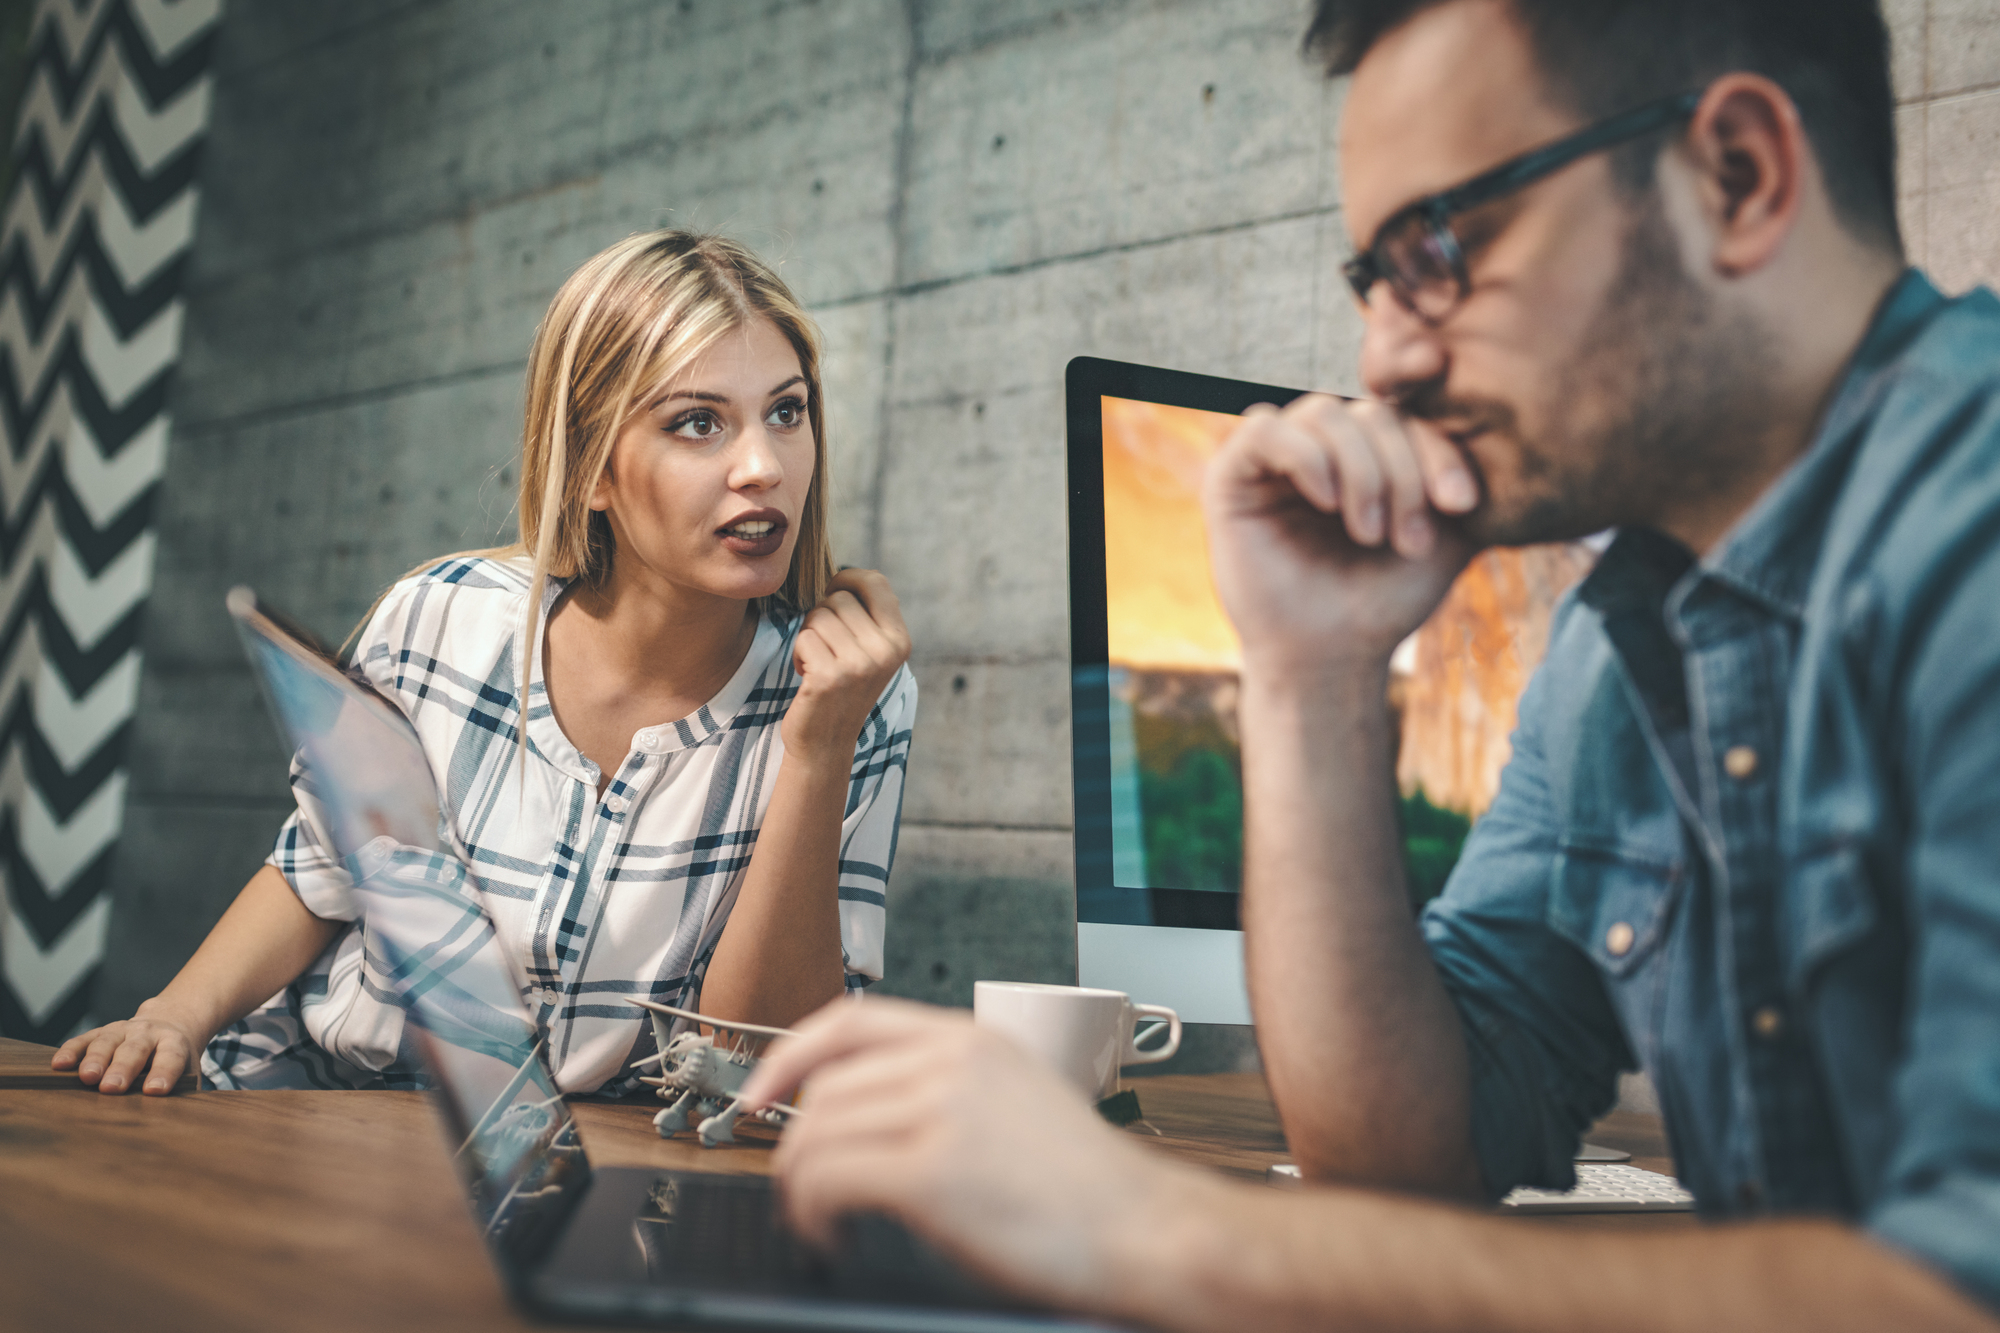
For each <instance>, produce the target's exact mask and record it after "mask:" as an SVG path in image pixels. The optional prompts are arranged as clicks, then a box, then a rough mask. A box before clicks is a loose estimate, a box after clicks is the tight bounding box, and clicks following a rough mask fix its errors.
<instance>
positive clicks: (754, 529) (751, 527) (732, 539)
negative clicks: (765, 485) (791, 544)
mask: <svg viewBox="0 0 2000 1333" xmlns="http://www.w3.org/2000/svg"><path fill="white" fill-rule="evenodd" d="M786 526H787V525H786V521H785V516H784V515H783V514H779V513H774V512H771V511H768V510H766V511H761V512H759V513H754V514H745V515H744V516H743V517H741V518H739V519H737V520H736V521H735V522H734V523H731V524H730V525H729V526H727V527H723V528H717V529H716V535H717V536H718V537H720V538H721V539H722V545H723V549H725V550H729V551H734V552H735V553H736V554H737V555H748V556H760V555H776V554H777V553H778V551H779V550H780V549H781V548H782V547H783V546H784V544H785V528H786Z"/></svg>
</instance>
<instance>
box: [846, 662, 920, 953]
mask: <svg viewBox="0 0 2000 1333" xmlns="http://www.w3.org/2000/svg"><path fill="white" fill-rule="evenodd" d="M916 720H917V680H916V677H915V676H913V675H911V674H910V669H909V668H908V667H903V668H901V669H899V670H898V671H897V672H896V674H895V676H894V677H893V678H892V679H891V680H890V682H889V684H888V686H887V688H885V689H884V690H883V691H882V696H881V698H879V699H877V700H876V702H875V707H874V709H873V710H872V711H871V712H870V713H869V715H868V721H867V723H866V724H865V725H864V726H863V727H862V729H861V736H860V739H859V741H858V742H857V743H856V745H855V747H854V767H853V769H852V771H851V773H850V775H849V779H848V786H847V812H846V814H845V816H844V817H843V818H842V820H841V824H840V953H841V960H842V962H843V964H844V965H845V967H846V971H847V988H848V989H849V990H850V991H853V990H861V989H864V988H865V987H867V986H868V985H869V984H871V983H872V982H876V981H880V980H881V979H882V968H883V949H882V943H883V937H884V935H885V933H886V931H887V927H888V905H889V900H888V889H889V869H890V867H891V866H892V865H893V864H894V863H895V859H896V835H897V831H898V829H899V827H900V825H901V823H902V818H903V778H904V774H905V772H906V771H907V769H908V766H909V760H910V733H911V729H912V728H913V727H914V726H915V725H916Z"/></svg>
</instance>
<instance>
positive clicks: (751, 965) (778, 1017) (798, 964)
mask: <svg viewBox="0 0 2000 1333" xmlns="http://www.w3.org/2000/svg"><path fill="white" fill-rule="evenodd" d="M851 763H852V759H851V755H840V756H839V757H838V760H837V762H834V761H828V760H821V759H816V758H808V757H805V756H802V755H799V754H796V753H792V752H787V753H786V755H785V758H784V762H783V763H782V764H781V765H780V767H779V769H778V780H777V783H776V785H775V787H774V789H773V790H772V792H771V804H770V807H769V808H768V809H767V810H766V811H765V813H764V824H763V829H762V831H761V832H760V833H759V834H758V836H757V849H756V851H755V852H753V853H752V854H751V857H750V868H749V869H748V870H747V871H746V872H744V876H743V885H742V887H741V889H739V890H738V892H737V897H736V906H735V908H734V909H733V910H732V911H731V913H730V917H729V924H728V925H727V926H726V927H724V928H723V932H722V939H721V940H720V941H718V942H717V944H716V946H715V957H714V958H713V959H711V960H710V962H709V965H708V973H707V976H706V977H705V978H704V980H703V982H702V990H701V1011H702V1012H703V1013H705V1014H712V1015H714V1016H715V1017H717V1018H734V1019H739V1020H741V1021H742V1022H746V1023H764V1024H768V1025H771V1026H774V1027H786V1026H789V1025H790V1024H792V1023H795V1022H797V1021H798V1020H799V1019H801V1018H803V1017H805V1016H806V1015H807V1014H809V1013H811V1012H812V1011H813V1010H815V1009H817V1008H819V1007H820V1006H821V1005H823V1004H825V1003H826V1002H827V1001H829V1000H832V999H834V998H836V997H838V996H839V995H840V994H841V993H842V991H844V990H845V989H846V985H847V980H846V969H845V968H844V967H843V965H842V962H841V952H840V821H841V816H842V815H843V814H844V813H845V811H846V808H847V784H848V769H849V767H850V766H851Z"/></svg>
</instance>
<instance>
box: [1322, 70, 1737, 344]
mask: <svg viewBox="0 0 2000 1333" xmlns="http://www.w3.org/2000/svg"><path fill="white" fill-rule="evenodd" d="M1701 98H1702V94H1701V93H1699V92H1687V93H1678V94H1676V95H1674V96H1672V97H1663V98H1661V99H1660V100H1659V101H1656V102H1647V103H1645V104H1644V105H1643V106H1637V107H1634V108H1632V109H1631V110H1630V111H1621V112H1619V113H1618V114H1617V115H1615V116H1607V117H1606V118H1605V119H1603V120H1600V121H1598V122H1596V123H1595V124H1593V125H1587V126H1585V127H1584V128H1583V129H1580V130H1578V131H1577V132H1576V133H1574V134H1571V135H1566V136H1565V137H1563V138H1561V139H1557V140H1556V141H1554V142H1553V143H1547V144H1543V145H1542V146H1541V147H1540V148H1531V149H1529V150H1528V151H1527V152H1525V153H1522V154H1521V155H1520V156H1519V157H1514V158H1509V159H1508V160H1507V161H1505V162H1502V163H1501V164H1500V165H1499V166H1497V167H1493V168H1490V169H1489V170H1486V171H1482V172H1480V173H1479V174H1478V175H1477V176H1474V177H1473V178H1472V179H1471V180H1468V181H1464V182H1461V183H1460V184H1458V185H1454V186H1452V187H1451V188H1449V189H1445V190H1440V191H1438V192H1437V193H1436V194H1429V195H1425V196H1424V197H1423V198H1421V199H1418V200H1416V201H1415V202H1413V203H1408V204H1405V205H1403V207H1401V208H1399V209H1397V210H1396V211H1395V212H1394V213H1391V214H1390V215H1389V216H1388V217H1387V218H1386V219H1384V220H1383V222H1382V225H1381V226H1379V227H1377V228H1376V229H1375V236H1374V239H1373V240H1371V241H1370V242H1369V244H1368V247H1367V248H1366V249H1364V250H1362V251H1361V252H1360V253H1359V254H1357V255H1355V256H1354V257H1353V258H1351V259H1349V260H1347V261H1346V262H1345V263H1343V264H1342V265H1341V266H1340V271H1341V273H1342V275H1343V276H1345V277H1346V279H1347V285H1348V286H1349V287H1351V288H1353V289H1354V296H1355V299H1356V300H1358V301H1360V302H1361V304H1362V305H1364V306H1365V305H1367V304H1368V293H1369V292H1370V291H1372V290H1373V289H1374V286H1375V284H1376V283H1377V282H1386V283H1388V284H1389V290H1390V291H1391V292H1393V293H1394V294H1395V296H1396V299H1397V301H1399V302H1400V303H1401V304H1402V306H1403V308H1404V309H1406V310H1408V311H1409V312H1410V313H1411V314H1413V315H1415V316H1416V317H1417V318H1419V319H1421V320H1423V321H1424V322H1425V323H1427V324H1432V325H1435V324H1437V323H1439V322H1441V321H1442V320H1444V319H1445V318H1446V317H1447V316H1449V315H1450V314H1451V313H1452V312H1453V311H1454V310H1456V309H1458V307H1459V305H1460V304H1462V303H1463V302H1464V300H1465V298H1466V296H1467V294H1468V293H1469V292H1470V290H1471V287H1472V278H1471V275H1470V274H1469V273H1468V272H1467V271H1466V266H1465V252H1464V251H1463V250H1462V249H1460V248H1459V244H1458V236H1457V234H1456V233H1454V232H1453V231H1452V229H1451V227H1450V226H1449V225H1448V223H1449V222H1450V220H1451V219H1452V218H1454V217H1457V216H1458V215H1459V214H1461V213H1466V212H1469V211H1471V210H1472V209H1475V208H1478V207H1479V206H1480V205H1482V204H1488V203H1491V202H1493V201H1494V200H1495V199H1500V198H1503V197H1505V196H1506V195H1509V194H1512V193H1513V192H1514V191H1516V190H1521V189H1525V188H1527V187H1528V186H1530V185H1532V184H1534V183H1535V182H1536V181H1538V180H1541V179H1542V178H1544V177H1546V176H1551V175H1554V174H1555V173H1556V172H1558V171H1560V170H1562V169H1563V168H1564V167H1566V166H1568V165H1569V164H1570V163H1572V162H1575V161H1577V160H1578V159H1579V158H1583V157H1587V156H1589V155H1590V154H1591V153H1595V152H1598V151H1600V150H1602V149H1605V148H1614V147H1616V146H1618V145H1619V144H1622V143H1626V142H1628V141H1630V140H1633V139H1636V138H1638V137H1639V136H1641V135H1643V134H1650V133H1651V132H1653V131H1654V130H1658V129H1663V128H1665V127H1666V126H1668V125H1671V124H1673V123H1674V122H1676V121H1679V120H1685V119H1687V118H1688V117H1690V116H1692V115H1693V114H1694V111H1695V108H1696V107H1698V106H1700V105H1701ZM1412 214H1415V215H1417V216H1420V217H1422V218H1423V219H1424V221H1425V222H1426V223H1427V224H1428V225H1429V228H1430V234H1431V235H1432V236H1434V237H1436V238H1437V240H1438V242H1439V249H1440V250H1441V251H1442V252H1443V256H1444V258H1445V259H1446V261H1447V262H1448V263H1449V264H1450V265H1451V272H1452V277H1453V278H1454V279H1456V281H1457V284H1458V292H1457V295H1456V296H1454V297H1453V299H1452V303H1451V305H1450V306H1449V307H1448V308H1447V309H1446V310H1445V311H1444V312H1443V313H1442V314H1438V315H1428V314H1425V313H1424V312H1423V311H1421V310H1419V309H1418V308H1417V304H1416V297H1415V295H1414V294H1413V293H1410V292H1405V291H1404V290H1403V288H1402V286H1401V285H1400V284H1399V283H1398V282H1397V281H1396V279H1395V277H1394V276H1393V274H1392V273H1391V270H1390V266H1389V265H1388V264H1386V263H1385V262H1384V261H1383V260H1382V258H1381V256H1380V254H1379V251H1380V250H1381V246H1382V238H1383V237H1384V236H1385V235H1387V234H1389V232H1390V231H1391V229H1392V228H1394V227H1396V226H1397V225H1398V224H1399V223H1401V222H1402V221H1403V219H1405V218H1407V217H1409V216H1410V215H1412Z"/></svg>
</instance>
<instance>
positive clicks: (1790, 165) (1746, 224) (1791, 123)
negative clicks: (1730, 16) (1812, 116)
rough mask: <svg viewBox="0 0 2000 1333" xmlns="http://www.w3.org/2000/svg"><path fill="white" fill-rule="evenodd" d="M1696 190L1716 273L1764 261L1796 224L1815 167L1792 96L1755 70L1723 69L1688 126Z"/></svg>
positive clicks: (1738, 271)
mask: <svg viewBox="0 0 2000 1333" xmlns="http://www.w3.org/2000/svg"><path fill="white" fill-rule="evenodd" d="M1687 150H1688V153H1689V156H1690V157H1691V159H1692V162H1693V165H1694V168H1695V172H1696V190H1697V192H1698V196H1699V199H1700V202H1701V208H1702V213H1703V215H1704V216H1705V217H1706V218H1707V220H1708V223H1709V229H1710V234H1711V235H1712V236H1713V238H1714V244H1713V249H1712V254H1711V262H1712V263H1713V264H1714V266H1715V271H1716V272H1717V273H1719V274H1721V275H1722V276H1723V277H1727V278H1735V277H1741V276H1743V275H1744V274H1746V273H1752V272H1755V271H1756V270H1757V269H1760V268H1762V267H1763V266H1764V265H1765V264H1767V263H1769V262H1770V261H1771V260H1772V259H1773V258H1775V257H1776V256H1777V254H1778V251H1779V250H1780V249H1782V248H1783V246H1784V243H1785V238H1786V237H1787V236H1789V235H1791V232H1792V228H1793V226H1794V225H1796V224H1797V222H1798V218H1799V210H1800V208H1801V205H1802V201H1803V199H1804V197H1805V193H1806V189H1807V187H1808V184H1809V183H1810V182H1811V181H1813V180H1815V179H1816V178H1817V174H1818V164H1817V161H1816V159H1815V158H1814V157H1813V152H1812V144H1811V142H1810V141H1809V140H1808V139H1807V138H1806V131H1805V125H1804V123H1803V122H1801V121H1800V119H1799V109H1798V107H1797V106H1796V105H1795V104H1794V103H1793V102H1792V99H1791V96H1790V95H1789V94H1787V93H1786V92H1785V90H1784V89H1783V88H1780V87H1779V86H1778V85H1777V84H1776V83H1774V82H1773V81H1771V80H1770V79H1767V78H1765V77H1764V76H1763V75H1761V74H1750V73H1743V72H1738V73H1734V74H1725V75H1723V76H1722V77H1721V78H1719V79H1717V80H1716V81H1715V82H1714V83H1712V84H1710V85H1709V87H1708V91H1707V92H1705V93H1703V94H1702V99H1701V105H1699V106H1698V107H1696V108H1695V112H1694V119H1693V121H1692V122H1691V123H1690V124H1689V126H1688V135H1687Z"/></svg>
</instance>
